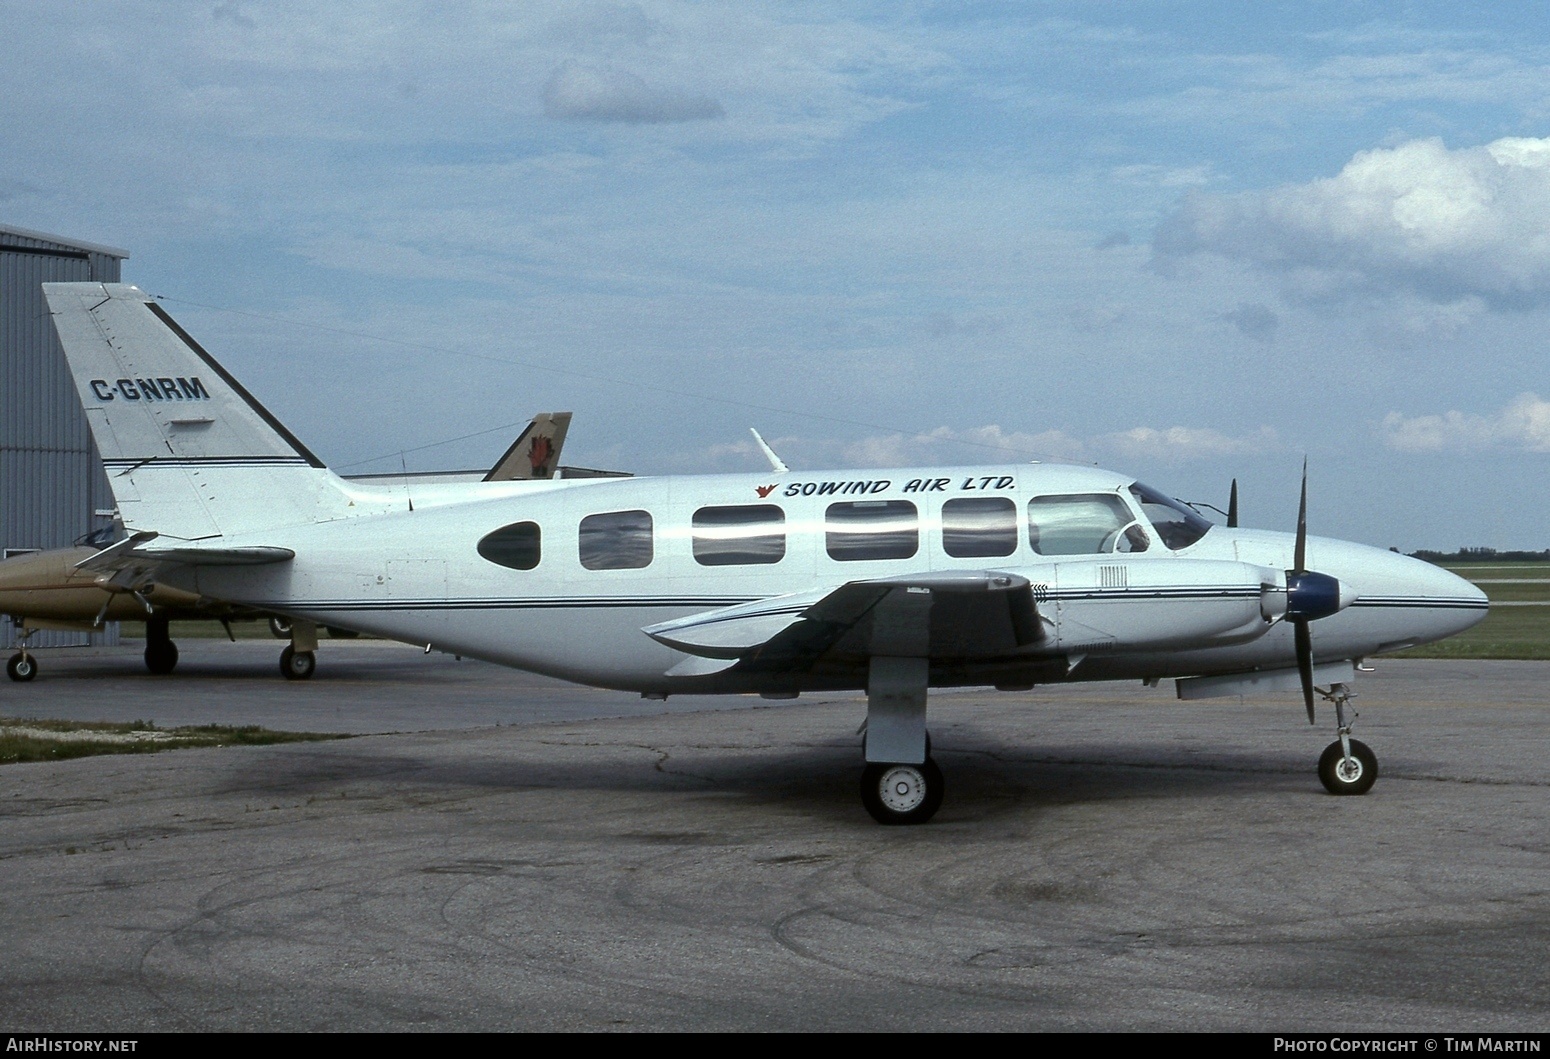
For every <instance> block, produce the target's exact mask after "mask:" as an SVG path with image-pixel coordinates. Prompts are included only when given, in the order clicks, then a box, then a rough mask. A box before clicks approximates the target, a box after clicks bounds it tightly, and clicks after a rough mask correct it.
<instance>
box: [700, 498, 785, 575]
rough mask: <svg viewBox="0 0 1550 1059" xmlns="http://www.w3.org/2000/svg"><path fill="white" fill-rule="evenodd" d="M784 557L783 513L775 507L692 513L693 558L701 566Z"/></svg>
mask: <svg viewBox="0 0 1550 1059" xmlns="http://www.w3.org/2000/svg"><path fill="white" fill-rule="evenodd" d="M785 555H786V513H785V512H784V511H782V510H781V509H780V508H778V507H776V506H775V505H774V504H739V505H737V506H735V507H702V508H700V509H699V510H698V511H696V512H695V513H694V559H695V561H696V562H698V563H699V564H700V565H701V566H754V565H759V564H764V563H778V562H780V561H781V559H783V558H785Z"/></svg>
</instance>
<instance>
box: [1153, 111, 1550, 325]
mask: <svg viewBox="0 0 1550 1059" xmlns="http://www.w3.org/2000/svg"><path fill="white" fill-rule="evenodd" d="M1547 219H1550V138H1546V139H1532V138H1525V137H1513V138H1508V139H1501V140H1497V141H1495V142H1494V143H1489V144H1486V145H1485V146H1483V147H1468V148H1460V149H1457V150H1450V149H1448V148H1447V147H1446V146H1445V145H1444V144H1443V142H1442V141H1441V140H1440V139H1436V138H1433V139H1425V140H1412V141H1410V142H1408V143H1403V144H1400V145H1399V146H1397V147H1388V148H1379V149H1376V150H1371V151H1363V152H1361V153H1359V154H1357V155H1356V156H1355V157H1354V158H1352V159H1351V161H1350V162H1349V163H1347V164H1346V166H1345V168H1344V169H1342V170H1341V171H1340V173H1339V175H1337V176H1334V177H1329V178H1327V179H1321V180H1314V181H1312V182H1310V183H1307V184H1293V185H1288V186H1285V187H1280V188H1275V189H1272V190H1269V191H1261V192H1247V193H1242V194H1236V195H1211V194H1200V193H1196V194H1192V195H1190V196H1188V197H1187V198H1186V199H1185V200H1184V202H1183V204H1182V205H1181V206H1180V208H1179V210H1178V212H1177V213H1175V214H1174V215H1173V216H1172V217H1170V218H1168V219H1166V220H1165V221H1164V222H1163V223H1162V224H1161V225H1160V226H1159V227H1158V229H1157V231H1156V233H1155V236H1154V238H1153V249H1154V252H1155V254H1156V257H1157V260H1158V262H1159V264H1161V265H1163V266H1165V267H1166V266H1167V265H1168V264H1170V263H1171V262H1172V261H1176V260H1179V259H1182V258H1186V257H1188V256H1190V255H1193V254H1199V253H1215V254H1221V255H1223V256H1226V257H1229V258H1234V259H1238V260H1245V261H1249V262H1252V263H1254V264H1257V265H1260V266H1262V267H1265V268H1267V269H1271V270H1277V271H1282V272H1285V273H1288V274H1297V273H1302V275H1300V276H1299V277H1298V278H1299V281H1300V282H1302V283H1305V284H1312V285H1313V286H1315V287H1316V288H1318V289H1321V290H1323V291H1326V292H1327V291H1334V290H1341V289H1346V290H1349V289H1380V290H1391V291H1408V292H1413V293H1416V294H1419V295H1421V296H1422V297H1424V298H1427V299H1429V300H1432V301H1437V302H1449V301H1455V300H1458V299H1462V298H1468V297H1471V296H1475V297H1480V298H1484V299H1486V300H1487V301H1490V302H1492V303H1493V304H1498V305H1506V306H1525V305H1531V304H1538V303H1541V302H1544V301H1546V300H1550V223H1547Z"/></svg>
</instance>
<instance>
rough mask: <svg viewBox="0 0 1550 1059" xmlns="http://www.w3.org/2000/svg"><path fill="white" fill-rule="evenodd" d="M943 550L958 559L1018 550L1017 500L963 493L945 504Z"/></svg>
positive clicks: (1010, 552) (1009, 552) (1007, 553)
mask: <svg viewBox="0 0 1550 1059" xmlns="http://www.w3.org/2000/svg"><path fill="white" fill-rule="evenodd" d="M942 550H943V551H945V552H947V554H948V555H951V556H952V557H953V558H955V559H983V558H989V557H993V556H1003V555H1011V554H1012V553H1013V552H1015V551H1016V550H1017V504H1016V502H1015V501H1013V500H1012V499H1011V498H1010V497H1005V496H976V497H960V498H959V499H957V500H949V501H947V503H945V504H943V505H942Z"/></svg>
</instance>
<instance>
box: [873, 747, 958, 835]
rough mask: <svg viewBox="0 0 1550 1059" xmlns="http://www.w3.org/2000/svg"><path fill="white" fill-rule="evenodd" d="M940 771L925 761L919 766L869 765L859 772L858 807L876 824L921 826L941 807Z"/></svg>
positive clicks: (943, 789) (942, 792)
mask: <svg viewBox="0 0 1550 1059" xmlns="http://www.w3.org/2000/svg"><path fill="white" fill-rule="evenodd" d="M945 792H946V787H945V785H944V783H943V780H942V770H941V769H939V768H937V764H936V762H935V761H933V760H931V759H930V758H929V757H928V758H926V760H925V761H924V762H923V763H921V764H919V765H890V764H880V763H873V764H869V765H867V767H866V768H864V769H862V770H861V804H862V805H864V806H866V811H867V812H868V813H870V814H871V815H872V819H873V820H876V821H877V822H878V823H880V824H923V823H925V822H926V821H927V820H930V819H931V818H932V817H933V816H935V815H936V811H937V810H938V809H940V808H941V807H942V795H943V794H944V793H945Z"/></svg>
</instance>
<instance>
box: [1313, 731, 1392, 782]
mask: <svg viewBox="0 0 1550 1059" xmlns="http://www.w3.org/2000/svg"><path fill="white" fill-rule="evenodd" d="M1346 742H1349V744H1350V749H1349V750H1347V748H1346V745H1345V743H1342V742H1341V741H1340V740H1338V739H1337V740H1336V741H1335V742H1333V743H1331V744H1329V746H1327V747H1325V748H1324V753H1322V754H1320V755H1319V782H1321V783H1323V784H1324V789H1325V790H1326V791H1328V792H1329V793H1330V794H1366V793H1367V792H1368V791H1370V790H1372V785H1373V784H1374V783H1376V782H1377V779H1378V758H1377V756H1376V755H1374V754H1373V752H1372V750H1371V748H1370V747H1368V746H1367V744H1366V743H1364V742H1362V741H1361V740H1360V739H1348V740H1347V741H1346Z"/></svg>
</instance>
